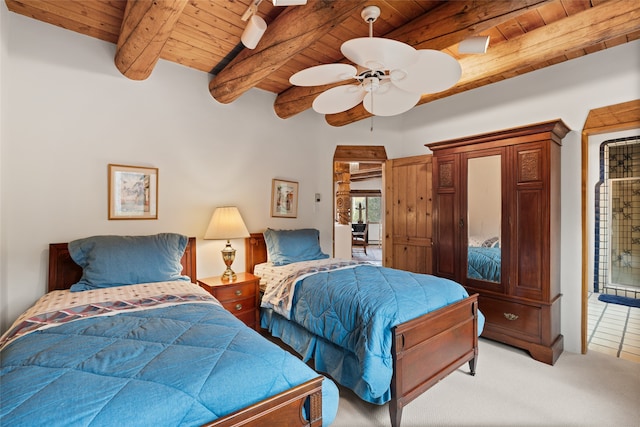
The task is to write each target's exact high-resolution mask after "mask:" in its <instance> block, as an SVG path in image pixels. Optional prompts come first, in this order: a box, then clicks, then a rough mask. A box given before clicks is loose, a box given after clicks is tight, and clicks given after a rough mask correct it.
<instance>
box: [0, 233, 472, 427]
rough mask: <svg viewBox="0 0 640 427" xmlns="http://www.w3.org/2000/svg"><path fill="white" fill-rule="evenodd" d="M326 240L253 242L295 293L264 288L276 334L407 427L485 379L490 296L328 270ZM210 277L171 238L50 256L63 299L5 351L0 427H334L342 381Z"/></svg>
mask: <svg viewBox="0 0 640 427" xmlns="http://www.w3.org/2000/svg"><path fill="white" fill-rule="evenodd" d="M317 233H318V232H317V230H311V229H306V230H277V231H276V230H267V231H266V232H265V233H254V234H252V235H251V237H250V238H248V239H247V240H246V245H245V247H246V254H245V255H246V267H247V271H248V272H255V273H256V274H258V275H261V276H262V279H263V280H264V281H269V280H271V281H275V282H278V283H280V285H281V286H280V287H279V288H278V287H276V288H270V287H265V294H264V296H263V305H264V306H265V307H264V308H263V309H262V314H261V322H262V326H263V327H264V328H265V329H267V330H268V331H270V332H271V334H272V335H273V336H275V337H277V338H280V339H281V340H282V341H283V342H285V343H286V344H287V345H289V346H290V347H292V348H293V349H295V350H296V351H297V352H298V353H300V354H301V356H302V358H303V360H304V361H305V362H306V361H307V360H308V359H313V361H314V363H315V368H316V370H317V371H319V372H325V373H328V374H329V375H330V376H331V377H332V378H333V379H334V380H336V381H337V382H340V383H341V384H343V385H345V386H346V387H349V388H351V389H352V390H353V391H354V392H355V393H356V394H357V395H358V396H360V397H361V398H362V399H364V400H366V401H369V402H372V403H375V404H383V403H386V402H389V411H390V417H391V424H392V426H394V427H397V426H400V422H401V417H402V409H403V407H404V406H405V405H407V404H408V403H409V402H411V401H412V400H413V399H415V398H416V397H417V396H419V395H420V394H421V393H423V392H424V391H426V390H427V389H429V388H430V387H431V386H433V385H434V384H436V383H437V382H438V381H440V380H441V379H443V378H444V377H446V376H447V375H448V374H449V373H451V372H453V371H455V370H457V369H459V368H460V367H461V366H462V365H464V364H465V363H468V364H469V368H470V372H471V374H472V375H473V374H474V373H475V364H476V358H477V356H478V335H479V333H480V332H481V330H482V327H483V324H484V318H483V316H482V314H481V313H480V312H479V311H478V300H477V295H472V296H469V295H468V294H467V293H466V291H464V288H462V287H461V286H460V285H458V284H456V283H454V282H451V281H448V280H445V279H438V278H435V277H432V276H426V275H416V274H413V273H408V272H403V271H400V270H393V269H386V268H382V267H377V266H373V265H369V264H366V263H365V264H361V263H355V262H352V261H347V260H332V259H328V257H327V255H325V254H322V252H321V251H320V248H319V245H318V234H317ZM265 239H266V240H265ZM291 244H293V246H291ZM292 247H293V252H291V248H292ZM267 261H269V262H267ZM336 263H337V265H336ZM78 264H80V265H78ZM276 264H281V265H276ZM300 265H302V267H301V268H302V270H303V273H305V275H306V277H304V278H302V280H300V279H301V277H300V276H299V274H300V271H299V268H298V266H300ZM280 266H284V267H286V268H287V269H292V270H287V273H283V272H282V271H281V270H280V269H279V267H280ZM296 270H298V271H296ZM195 271H196V270H195V239H194V238H190V239H187V238H186V237H185V236H181V235H175V234H171V233H165V234H160V235H155V236H135V237H132V236H95V237H92V238H87V239H80V240H78V241H74V242H71V243H70V244H52V245H50V252H49V284H48V290H49V292H48V293H47V294H46V295H45V296H43V297H42V298H41V299H40V300H39V302H38V303H36V305H34V307H33V308H32V309H30V310H28V311H26V312H25V313H24V314H23V315H22V316H21V317H19V318H18V319H17V320H16V322H15V323H14V324H13V325H12V327H11V328H10V329H9V330H8V331H7V332H6V333H5V334H4V335H3V336H2V338H1V339H0V346H2V347H1V350H0V351H1V353H0V356H1V357H0V359H1V361H0V362H1V365H0V375H1V378H0V381H1V382H2V403H1V407H0V422H1V423H2V424H3V425H4V424H5V423H6V425H12V426H18V425H36V424H37V425H45V424H46V425H69V424H75V425H89V424H91V425H113V424H122V425H172V426H173V425H210V426H241V425H252V426H267V425H268V426H320V425H329V424H330V423H331V422H332V421H333V419H334V418H335V415H336V413H337V407H338V400H339V395H338V389H337V387H336V386H335V384H334V383H333V382H332V381H331V380H329V379H328V378H325V377H323V376H321V375H319V374H317V373H316V371H314V370H312V369H311V368H310V367H309V366H307V365H306V364H305V363H303V361H301V360H299V359H298V358H297V357H295V356H293V355H292V354H290V353H288V352H287V351H285V350H283V349H281V348H280V347H279V346H277V345H275V344H273V343H272V342H270V341H269V340H267V339H265V338H264V337H262V336H260V335H259V334H258V333H256V332H255V331H253V330H252V329H250V328H248V327H246V326H245V325H244V324H243V323H242V322H240V321H239V320H238V319H236V318H235V317H234V316H232V315H231V314H230V313H229V312H227V311H226V310H224V309H223V308H222V306H221V305H220V304H219V302H218V301H217V300H215V298H213V297H211V296H210V295H209V294H208V293H206V292H205V291H204V290H202V289H200V288H199V287H198V286H197V285H195V284H194V283H195V281H196V280H195V279H196V278H195ZM105 276H106V277H105ZM281 279H282V280H281ZM261 283H262V282H261ZM284 283H288V285H286V284H285V285H284V286H282V285H283V284H284ZM265 286H266V284H265ZM69 288H71V291H70V290H69ZM294 290H295V292H294ZM73 291H77V292H73ZM318 303H321V304H322V305H317V304H318Z"/></svg>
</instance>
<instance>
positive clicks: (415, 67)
mask: <svg viewBox="0 0 640 427" xmlns="http://www.w3.org/2000/svg"><path fill="white" fill-rule="evenodd" d="M389 74H390V76H391V81H392V82H393V84H394V85H396V86H397V87H399V88H400V89H402V90H405V91H407V92H414V93H419V94H423V93H436V92H442V91H443V90H445V89H449V88H450V87H451V86H453V85H455V84H456V83H457V82H458V80H460V76H461V75H462V68H461V67H460V64H459V63H458V61H456V60H455V58H453V57H451V56H449V55H447V54H446V53H444V52H440V51H438V50H431V49H421V50H418V51H417V60H416V62H414V63H413V64H411V65H409V66H408V67H406V68H404V69H402V70H391V72H390V73H389Z"/></svg>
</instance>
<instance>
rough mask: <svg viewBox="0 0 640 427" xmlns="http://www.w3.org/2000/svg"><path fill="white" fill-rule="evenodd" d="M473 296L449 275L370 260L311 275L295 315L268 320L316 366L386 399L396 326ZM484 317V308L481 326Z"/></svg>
mask: <svg viewBox="0 0 640 427" xmlns="http://www.w3.org/2000/svg"><path fill="white" fill-rule="evenodd" d="M467 296H468V293H467V291H466V290H465V289H464V288H463V287H462V286H461V285H459V284H458V283H455V282H453V281H450V280H447V279H442V278H438V277H434V276H430V275H425V274H415V273H410V272H407V271H402V270H395V269H390V268H384V267H377V266H369V265H362V266H358V267H354V268H346V269H342V270H334V271H330V272H320V273H316V274H313V275H311V276H308V277H305V278H304V279H302V280H300V281H299V282H298V283H297V284H296V286H295V292H294V296H293V309H292V312H291V319H292V320H293V322H294V323H293V324H287V323H286V321H285V320H284V318H283V317H281V316H279V315H277V314H275V313H270V312H269V311H265V312H264V313H263V316H262V322H263V327H269V329H270V330H271V331H272V333H273V332H275V335H276V336H279V337H280V338H283V339H284V340H285V342H287V343H288V344H290V345H292V346H293V347H294V348H295V349H296V350H297V351H299V352H300V353H301V354H303V356H304V357H305V358H310V357H314V358H315V362H316V369H318V370H320V371H323V372H328V373H329V374H330V375H331V376H332V378H333V379H335V380H336V381H337V382H339V383H340V384H342V385H344V386H346V387H349V388H351V389H352V390H353V391H355V392H356V394H357V395H358V396H360V397H361V398H362V399H364V400H366V401H368V402H371V403H377V404H382V403H384V402H387V401H388V400H389V399H390V397H391V390H390V383H391V376H392V374H393V360H392V357H391V341H392V335H391V328H392V327H394V326H397V325H399V324H400V323H403V322H406V321H408V320H411V319H414V318H416V317H419V316H421V315H423V314H426V313H428V312H430V311H434V310H437V309H439V308H442V307H444V306H446V305H448V304H451V303H453V302H456V301H459V300H461V299H463V298H466V297H467ZM296 325H299V326H296ZM483 325H484V317H483V316H482V314H481V313H480V314H479V315H478V333H481V332H482V328H483ZM300 326H301V327H300ZM305 330H306V331H308V332H309V333H310V334H309V335H307V334H306V332H305Z"/></svg>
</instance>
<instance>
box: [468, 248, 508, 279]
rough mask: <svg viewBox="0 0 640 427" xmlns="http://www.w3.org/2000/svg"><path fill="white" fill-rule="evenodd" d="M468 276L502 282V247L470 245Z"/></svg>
mask: <svg viewBox="0 0 640 427" xmlns="http://www.w3.org/2000/svg"><path fill="white" fill-rule="evenodd" d="M467 253H468V260H467V264H468V268H467V277H470V278H472V279H480V280H488V281H491V282H498V283H499V282H500V281H501V279H500V268H501V260H500V258H501V249H500V248H484V247H476V246H469V251H468V252H467Z"/></svg>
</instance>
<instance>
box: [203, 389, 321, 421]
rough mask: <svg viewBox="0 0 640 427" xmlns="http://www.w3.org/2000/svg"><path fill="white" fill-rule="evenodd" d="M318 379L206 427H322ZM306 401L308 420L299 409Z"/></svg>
mask: <svg viewBox="0 0 640 427" xmlns="http://www.w3.org/2000/svg"><path fill="white" fill-rule="evenodd" d="M322 379H323V377H317V378H314V379H313V380H310V381H307V382H306V383H304V384H301V385H299V386H297V387H294V388H292V389H289V390H287V391H284V392H282V393H280V394H277V395H275V396H273V397H270V398H268V399H265V400H263V401H261V402H258V403H256V404H255V405H252V406H249V407H247V408H244V409H241V410H239V411H237V412H234V413H233V414H229V415H227V416H226V417H223V418H219V419H217V420H215V421H214V422H212V423H210V424H205V426H206V427H232V426H234V427H235V426H253V427H262V426H274V427H297V426H300V427H303V426H309V427H321V426H322ZM307 399H309V409H310V410H309V412H310V413H309V414H307V418H308V419H304V417H303V416H302V414H303V412H302V408H303V406H304V404H305V402H306V401H307Z"/></svg>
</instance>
